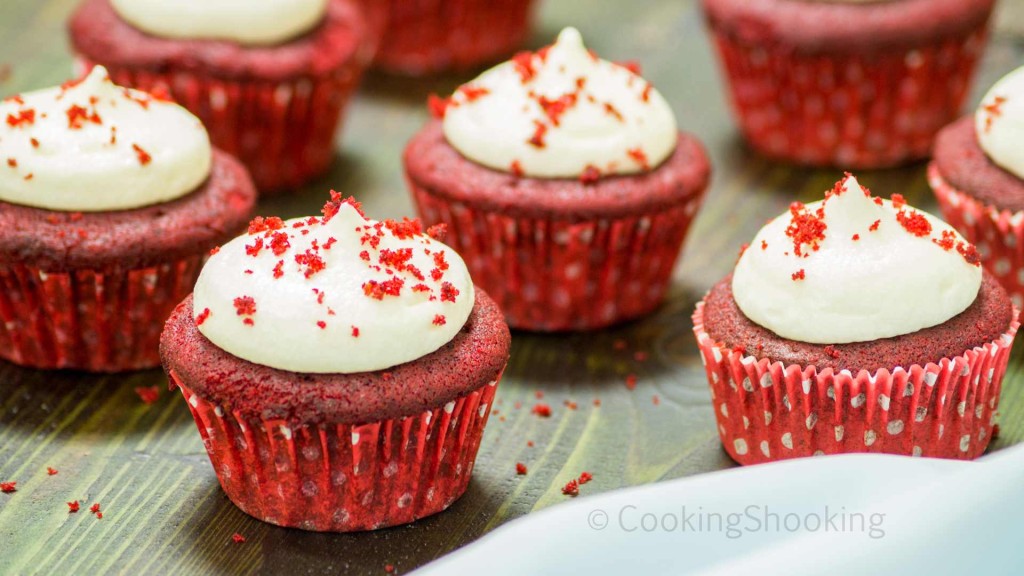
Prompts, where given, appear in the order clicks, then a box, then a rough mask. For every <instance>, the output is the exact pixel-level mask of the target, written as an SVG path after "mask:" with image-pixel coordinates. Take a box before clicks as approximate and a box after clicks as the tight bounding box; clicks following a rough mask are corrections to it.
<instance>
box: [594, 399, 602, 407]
mask: <svg viewBox="0 0 1024 576" xmlns="http://www.w3.org/2000/svg"><path fill="white" fill-rule="evenodd" d="M594 406H598V407H600V406H601V399H600V398H594Z"/></svg>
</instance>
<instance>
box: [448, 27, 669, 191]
mask: <svg viewBox="0 0 1024 576" xmlns="http://www.w3.org/2000/svg"><path fill="white" fill-rule="evenodd" d="M444 134H445V138H446V139H447V140H448V143H449V144H450V145H451V146H452V147H453V148H455V149H456V150H458V151H459V152H460V153H461V154H462V155H463V156H465V157H466V158H468V159H470V160H473V161H474V162H477V163H479V164H482V165H484V166H487V167H489V168H493V169H496V170H502V171H506V172H511V173H514V174H517V175H525V176H531V177H536V178H576V177H580V176H584V175H585V174H589V175H593V177H597V176H598V175H602V174H634V173H638V172H645V171H647V170H650V169H651V168H654V167H656V166H657V165H658V164H660V163H661V162H662V161H663V160H665V159H666V158H668V157H669V155H671V154H672V151H673V150H674V149H675V146H676V142H677V139H678V134H677V128H676V120H675V116H673V114H672V110H671V108H669V105H668V103H667V102H666V101H665V99H664V98H663V97H662V96H661V94H660V93H658V91H657V90H655V89H654V88H653V86H652V85H651V84H650V83H649V82H647V81H646V80H644V79H643V78H641V77H640V76H639V74H638V72H637V71H636V68H635V66H633V65H623V64H614V63H612V62H608V61H606V60H601V59H599V58H598V57H597V56H595V55H594V54H593V53H591V52H589V51H588V50H587V49H586V47H585V46H584V45H583V38H582V37H581V36H580V33H579V32H578V31H577V30H576V29H574V28H566V29H565V30H563V31H562V33H561V34H559V35H558V41H557V42H555V43H554V44H553V45H551V46H549V47H547V48H543V49H541V50H539V51H537V52H536V53H529V52H523V53H520V54H518V55H516V57H515V58H513V59H512V60H511V61H509V62H505V63H504V64H500V65H498V66H496V67H494V68H492V69H490V70H488V71H487V72H484V73H483V74H482V75H481V76H479V77H478V78H476V79H475V80H473V81H472V82H470V83H468V84H465V85H463V86H461V87H460V88H459V89H458V90H457V91H456V92H455V94H454V95H453V96H452V97H451V99H450V100H449V101H448V103H447V106H446V108H445V109H444Z"/></svg>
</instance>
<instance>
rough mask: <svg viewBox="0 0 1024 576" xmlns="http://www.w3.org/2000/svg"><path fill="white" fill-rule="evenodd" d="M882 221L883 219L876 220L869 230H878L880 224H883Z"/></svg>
mask: <svg viewBox="0 0 1024 576" xmlns="http://www.w3.org/2000/svg"><path fill="white" fill-rule="evenodd" d="M881 223H882V221H881V220H875V221H874V223H872V224H871V226H868V231H869V232H874V231H875V230H878V225H879V224H881Z"/></svg>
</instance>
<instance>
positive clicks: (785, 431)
mask: <svg viewBox="0 0 1024 576" xmlns="http://www.w3.org/2000/svg"><path fill="white" fill-rule="evenodd" d="M1017 316H1018V309H1017V308H1016V307H1014V306H1013V304H1012V303H1011V301H1010V299H1009V297H1008V296H1007V294H1006V291H1005V290H1003V288H1002V287H1001V286H1000V285H999V283H998V282H997V281H996V280H995V279H994V278H992V277H991V276H990V275H988V273H987V272H983V270H982V268H981V266H980V262H979V259H978V255H977V251H976V250H975V249H974V247H973V246H972V245H970V244H969V243H967V242H966V241H964V240H963V239H962V238H961V237H960V236H959V235H958V234H957V233H956V232H954V231H953V229H952V228H950V227H949V226H948V225H946V224H944V223H943V222H942V221H940V220H938V219H937V218H934V217H932V216H929V215H927V214H925V213H923V212H919V211H917V210H915V209H913V208H911V207H909V206H907V205H906V204H905V202H904V201H903V199H902V197H900V196H899V195H898V194H896V195H893V199H892V201H891V202H890V201H885V200H882V199H881V198H874V197H872V196H871V193H870V192H869V191H868V190H867V189H866V188H862V187H861V186H859V185H858V184H857V182H856V180H854V179H853V177H848V178H847V180H845V181H843V182H839V183H837V185H836V187H835V188H834V189H833V190H832V191H830V192H828V193H827V194H826V197H825V200H824V201H823V202H818V203H815V204H810V205H807V206H804V205H802V204H799V203H794V205H793V206H792V207H791V209H790V213H789V214H785V215H782V216H780V217H779V218H777V219H775V220H774V221H772V222H770V223H769V224H768V225H766V226H765V227H764V228H763V229H762V230H761V231H760V232H759V233H758V235H757V236H756V237H755V238H754V241H753V242H752V243H751V245H750V247H749V248H747V249H746V250H745V251H744V252H743V253H742V254H741V256H740V259H739V261H738V262H737V265H736V270H735V271H734V273H733V274H732V275H731V276H729V277H726V278H725V279H724V280H723V281H722V282H720V283H719V284H717V285H716V286H715V287H714V288H712V289H711V291H710V292H709V293H708V295H707V296H706V297H705V298H704V300H702V301H701V302H700V303H699V304H698V305H697V309H696V311H695V312H694V315H693V321H694V333H695V334H696V337H697V342H698V345H699V346H700V351H701V359H702V360H703V361H704V364H705V368H706V371H707V376H708V382H709V384H710V386H711V397H712V401H713V404H714V408H715V417H716V419H717V421H718V430H719V434H720V436H721V439H722V445H723V446H724V447H725V449H726V451H727V452H728V453H729V455H730V456H731V457H732V458H733V459H734V460H735V461H737V462H739V463H740V464H756V463H760V462H769V461H774V460H781V459H786V458H796V457H801V456H812V455H820V454H841V453H849V452H884V453H889V454H905V455H912V456H932V457H938V458H959V459H970V458H975V457H977V456H979V455H981V454H982V453H983V452H984V451H985V448H986V447H987V446H988V443H989V440H990V439H991V436H992V434H991V431H992V426H993V424H994V421H995V418H996V414H997V412H998V404H999V393H1000V387H1001V384H1002V379H1003V375H1004V373H1005V371H1006V365H1007V360H1008V359H1009V356H1010V348H1011V346H1012V344H1013V338H1014V336H1015V334H1016V331H1017V328H1018V322H1017Z"/></svg>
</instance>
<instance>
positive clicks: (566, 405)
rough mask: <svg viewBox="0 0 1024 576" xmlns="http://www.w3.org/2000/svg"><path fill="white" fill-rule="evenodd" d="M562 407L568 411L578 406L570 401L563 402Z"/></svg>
mask: <svg viewBox="0 0 1024 576" xmlns="http://www.w3.org/2000/svg"><path fill="white" fill-rule="evenodd" d="M562 405H563V406H565V407H566V408H568V409H569V410H575V409H577V408H579V405H578V404H576V403H575V402H573V401H572V400H563V401H562Z"/></svg>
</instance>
